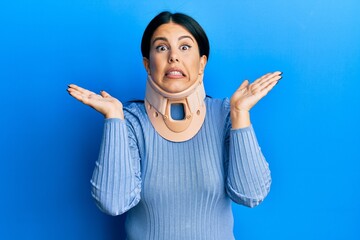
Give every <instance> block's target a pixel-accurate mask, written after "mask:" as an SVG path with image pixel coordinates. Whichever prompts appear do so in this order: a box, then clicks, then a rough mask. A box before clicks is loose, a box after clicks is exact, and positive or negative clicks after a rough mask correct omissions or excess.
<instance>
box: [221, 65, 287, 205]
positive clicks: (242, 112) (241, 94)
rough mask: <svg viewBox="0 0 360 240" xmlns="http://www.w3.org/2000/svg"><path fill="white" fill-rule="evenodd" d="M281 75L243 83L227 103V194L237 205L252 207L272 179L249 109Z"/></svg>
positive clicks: (272, 74)
mask: <svg viewBox="0 0 360 240" xmlns="http://www.w3.org/2000/svg"><path fill="white" fill-rule="evenodd" d="M280 75H281V72H273V73H268V74H265V75H264V76H262V77H260V78H259V79H257V80H256V81H254V82H253V83H252V84H250V83H249V81H247V80H246V81H244V82H243V83H242V84H241V85H240V87H239V88H238V89H237V90H236V92H235V93H234V94H233V96H232V97H231V100H230V116H231V125H232V129H231V130H230V133H229V134H230V136H229V143H228V144H229V162H228V176H227V193H228V195H229V196H230V197H231V199H232V200H233V201H235V202H237V203H240V204H244V205H246V206H249V207H254V206H257V205H258V204H260V202H262V201H263V199H264V198H265V197H266V196H267V194H268V193H269V190H270V184H271V176H270V170H269V165H268V163H267V162H266V160H265V158H264V156H263V154H262V152H261V150H260V147H259V144H258V142H257V139H256V136H255V132H254V129H253V127H252V125H251V122H250V113H249V111H250V109H251V108H252V107H253V106H254V105H255V104H256V103H257V102H258V101H259V100H260V99H262V98H263V97H264V96H266V95H267V93H268V92H269V91H271V90H272V89H273V87H274V86H275V85H276V84H277V82H278V81H279V80H280V79H281V76H280Z"/></svg>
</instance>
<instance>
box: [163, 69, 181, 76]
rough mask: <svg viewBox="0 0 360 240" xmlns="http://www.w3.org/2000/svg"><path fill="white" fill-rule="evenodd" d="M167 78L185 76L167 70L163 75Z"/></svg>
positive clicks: (178, 72) (178, 71) (177, 71)
mask: <svg viewBox="0 0 360 240" xmlns="http://www.w3.org/2000/svg"><path fill="white" fill-rule="evenodd" d="M165 76H167V77H185V74H184V73H183V72H182V71H181V70H169V71H167V72H166V73H165Z"/></svg>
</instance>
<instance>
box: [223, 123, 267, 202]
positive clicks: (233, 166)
mask: <svg viewBox="0 0 360 240" xmlns="http://www.w3.org/2000/svg"><path fill="white" fill-rule="evenodd" d="M229 141H230V142H229V163H228V176H227V193H228V195H229V196H230V198H231V199H232V200H233V201H235V202H236V203H239V204H243V205H245V206H248V207H255V206H257V205H259V204H260V203H261V202H262V201H263V199H264V198H265V197H266V196H267V194H268V193H269V191H270V185H271V175H270V170H269V165H268V163H267V162H266V160H265V158H264V156H263V154H262V152H261V149H260V147H259V144H258V142H257V139H256V136H255V132H254V129H253V127H252V126H250V127H247V128H243V129H237V130H230V140H229Z"/></svg>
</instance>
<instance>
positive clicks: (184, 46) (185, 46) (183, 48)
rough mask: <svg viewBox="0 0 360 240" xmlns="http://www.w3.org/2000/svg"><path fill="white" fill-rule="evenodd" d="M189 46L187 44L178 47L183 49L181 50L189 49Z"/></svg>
mask: <svg viewBox="0 0 360 240" xmlns="http://www.w3.org/2000/svg"><path fill="white" fill-rule="evenodd" d="M190 48H191V46H189V45H182V46H181V47H180V49H181V50H183V51H186V50H189V49H190Z"/></svg>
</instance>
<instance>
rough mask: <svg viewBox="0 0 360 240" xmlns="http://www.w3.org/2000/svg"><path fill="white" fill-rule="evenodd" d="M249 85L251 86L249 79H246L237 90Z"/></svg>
mask: <svg viewBox="0 0 360 240" xmlns="http://www.w3.org/2000/svg"><path fill="white" fill-rule="evenodd" d="M247 86H249V80H245V81H243V82H242V83H241V85H240V87H239V88H238V89H237V90H236V91H240V90H243V89H244V88H246V87H247Z"/></svg>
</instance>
